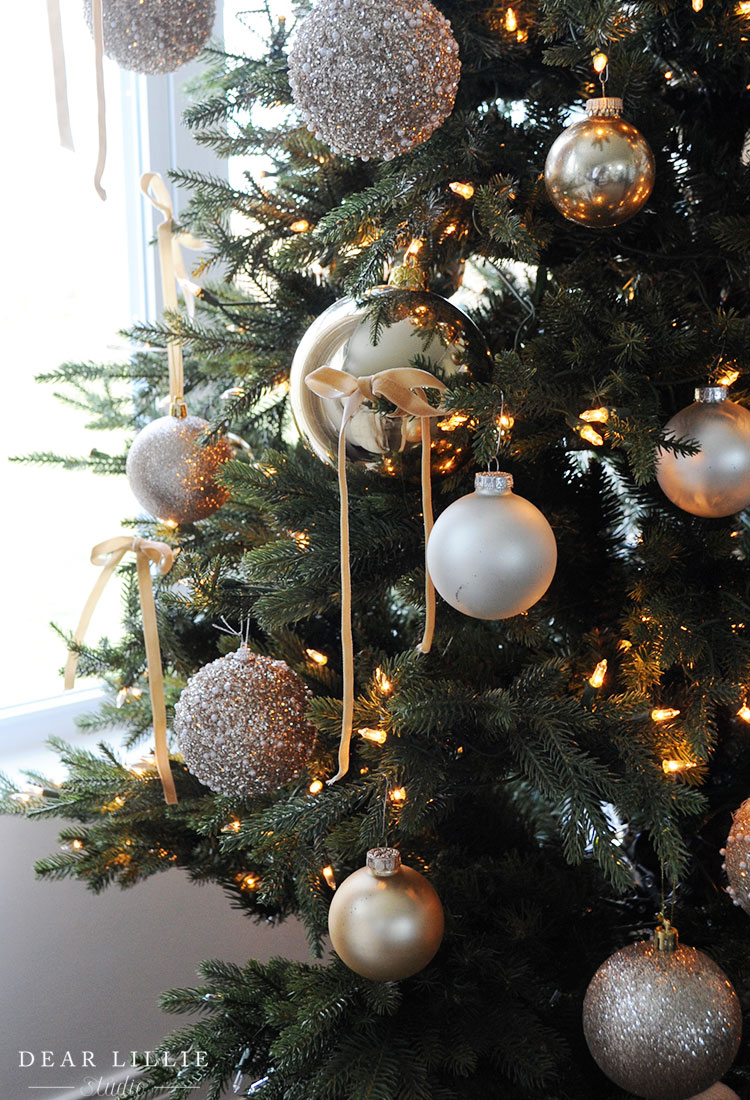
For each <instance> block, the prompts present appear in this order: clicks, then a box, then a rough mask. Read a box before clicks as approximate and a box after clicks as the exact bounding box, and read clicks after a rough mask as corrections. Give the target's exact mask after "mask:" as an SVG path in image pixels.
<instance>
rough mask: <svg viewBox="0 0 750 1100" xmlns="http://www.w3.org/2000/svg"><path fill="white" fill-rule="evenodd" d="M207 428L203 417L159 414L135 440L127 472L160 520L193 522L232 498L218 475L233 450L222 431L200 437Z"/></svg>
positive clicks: (139, 498) (135, 491)
mask: <svg viewBox="0 0 750 1100" xmlns="http://www.w3.org/2000/svg"><path fill="white" fill-rule="evenodd" d="M209 428H210V425H209V423H208V421H207V420H203V419H202V417H200V416H160V417H159V418H158V419H157V420H152V421H151V423H150V424H147V425H146V427H145V428H143V429H142V430H141V431H140V432H139V433H138V435H137V436H136V437H135V439H134V440H133V444H132V446H131V448H130V450H129V452H128V457H127V462H126V464H125V472H126V474H127V477H128V481H129V483H130V488H131V489H132V490H133V494H134V496H135V498H136V500H137V501H138V503H139V504H140V505H141V507H142V508H145V509H146V511H147V512H149V513H150V515H152V516H155V517H156V519H160V520H162V522H164V523H174V524H180V523H195V522H196V521H197V520H199V519H205V518H206V516H210V515H211V513H212V512H216V511H217V510H218V509H219V508H221V506H222V504H225V503H226V501H227V500H228V499H229V492H228V490H226V489H225V488H223V486H221V485H218V484H217V483H216V474H217V473H218V471H219V469H220V467H221V466H222V465H223V464H224V463H225V462H226V461H227V459H229V458H231V457H232V452H231V449H230V447H229V444H228V443H227V441H226V439H224V437H223V436H219V437H218V438H216V439H214V440H213V441H212V442H210V443H204V442H202V437H204V435H205V433H206V432H207V431H208V430H209Z"/></svg>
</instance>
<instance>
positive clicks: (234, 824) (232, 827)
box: [221, 817, 242, 833]
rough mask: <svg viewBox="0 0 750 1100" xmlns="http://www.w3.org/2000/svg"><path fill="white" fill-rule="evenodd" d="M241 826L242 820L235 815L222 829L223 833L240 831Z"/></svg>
mask: <svg viewBox="0 0 750 1100" xmlns="http://www.w3.org/2000/svg"><path fill="white" fill-rule="evenodd" d="M241 828H242V822H241V821H240V820H239V818H236V817H233V818H232V820H231V821H230V822H228V823H227V824H226V825H225V826H224V828H223V829H222V830H221V831H222V832H223V833H238V832H239V831H240V829H241Z"/></svg>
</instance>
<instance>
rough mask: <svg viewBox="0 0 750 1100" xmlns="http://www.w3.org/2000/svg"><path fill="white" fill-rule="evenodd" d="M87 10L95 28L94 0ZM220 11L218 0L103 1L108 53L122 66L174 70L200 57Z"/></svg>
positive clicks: (140, 70) (141, 70)
mask: <svg viewBox="0 0 750 1100" xmlns="http://www.w3.org/2000/svg"><path fill="white" fill-rule="evenodd" d="M83 11H84V15H85V17H86V22H87V23H88V25H89V30H91V28H92V25H93V23H92V15H91V0H84V3H83ZM215 16H216V4H215V2H214V0H102V32H103V37H104V52H105V53H106V55H107V57H111V58H112V60H113V61H116V62H117V64H118V65H119V66H120V68H122V69H130V70H132V71H133V72H136V73H149V74H150V73H171V72H174V70H175V69H179V67H180V65H185V64H186V63H187V62H188V61H191V60H192V59H193V58H194V57H197V55H198V54H199V53H200V51H201V50H202V49H203V47H204V46H205V44H206V40H207V38H208V36H209V35H210V34H211V31H212V29H213V25H214V18H215Z"/></svg>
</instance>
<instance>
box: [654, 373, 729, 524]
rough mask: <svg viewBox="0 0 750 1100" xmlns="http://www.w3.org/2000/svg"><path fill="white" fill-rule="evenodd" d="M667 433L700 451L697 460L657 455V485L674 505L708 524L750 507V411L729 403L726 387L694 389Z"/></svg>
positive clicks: (665, 429)
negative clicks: (691, 444)
mask: <svg viewBox="0 0 750 1100" xmlns="http://www.w3.org/2000/svg"><path fill="white" fill-rule="evenodd" d="M664 432H665V434H666V435H667V436H670V435H671V436H676V437H678V438H680V439H692V440H695V442H696V443H698V444H699V445H700V451H699V452H698V453H697V454H694V455H679V454H676V453H675V452H674V451H666V450H663V449H661V450H660V451H659V455H658V460H657V467H656V479H657V481H658V482H659V485H660V487H661V489H662V491H663V492H664V493H665V495H666V496H668V497H669V499H670V500H671V501H672V503H673V504H676V505H677V507H678V508H682V510H683V511H685V512H690V513H692V515H694V516H705V517H706V518H709V519H718V518H720V517H721V516H732V515H734V513H735V512H740V511H741V510H742V509H743V508H748V507H750V411H749V410H748V409H746V408H745V407H744V406H743V405H737V404H736V403H735V402H734V401H728V400H727V388H726V386H702V387H700V388H699V389H696V391H695V402H694V403H693V404H692V405H688V407H687V408H685V409H682V410H681V411H680V412H678V413H677V414H676V415H675V416H673V417H672V419H671V420H670V421H669V422H668V423H667V424H666V426H665V428H664Z"/></svg>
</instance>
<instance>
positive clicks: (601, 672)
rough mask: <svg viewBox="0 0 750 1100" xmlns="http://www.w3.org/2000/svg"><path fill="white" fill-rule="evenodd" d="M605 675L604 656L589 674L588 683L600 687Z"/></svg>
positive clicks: (605, 663)
mask: <svg viewBox="0 0 750 1100" xmlns="http://www.w3.org/2000/svg"><path fill="white" fill-rule="evenodd" d="M606 675H607V658H606V657H604V658H603V659H602V660H601V661H600V662H599V664H598V665H597V666H596V668H595V669H594V671H593V672H592V673H591V675H590V676H589V683H590V684H591V686H592V688H597V689H598V688H600V687H601V686H602V684H603V683H604V677H605V676H606Z"/></svg>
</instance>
